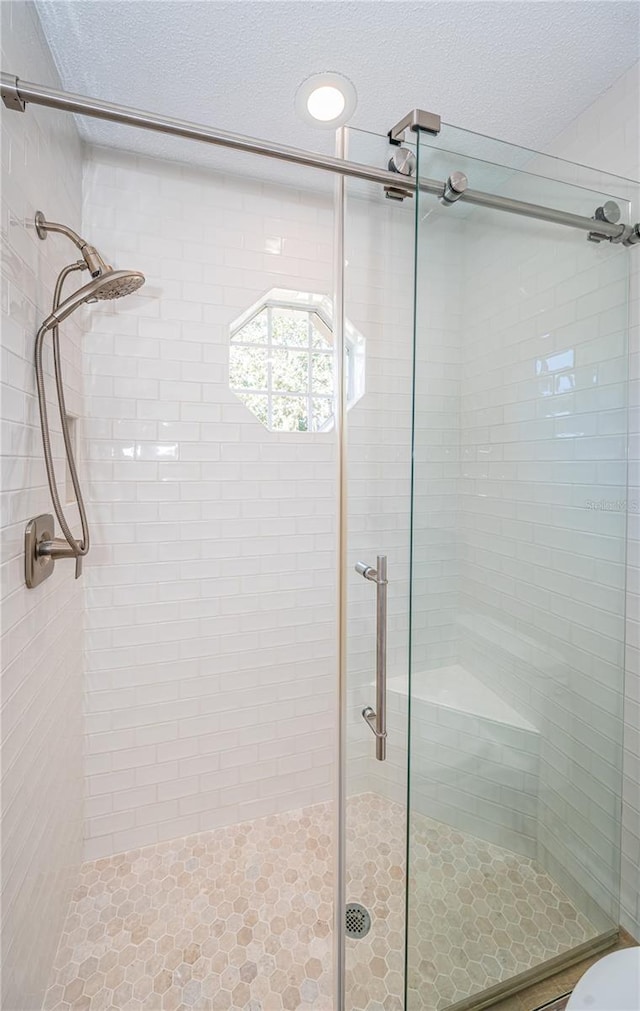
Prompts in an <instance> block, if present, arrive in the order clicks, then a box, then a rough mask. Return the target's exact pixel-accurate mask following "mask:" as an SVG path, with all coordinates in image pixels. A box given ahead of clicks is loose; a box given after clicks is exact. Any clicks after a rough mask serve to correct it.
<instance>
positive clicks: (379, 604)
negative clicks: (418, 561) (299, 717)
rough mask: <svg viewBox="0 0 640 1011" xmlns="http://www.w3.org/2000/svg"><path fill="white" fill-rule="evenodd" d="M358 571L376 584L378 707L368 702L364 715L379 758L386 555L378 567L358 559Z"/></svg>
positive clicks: (382, 752)
mask: <svg viewBox="0 0 640 1011" xmlns="http://www.w3.org/2000/svg"><path fill="white" fill-rule="evenodd" d="M356 572H358V573H359V574H360V575H361V576H364V578H365V579H369V580H370V581H371V582H372V583H375V584H376V708H375V709H372V708H371V706H365V708H364V709H363V710H362V718H363V719H364V721H365V723H366V724H367V725H368V726H369V728H370V729H371V730H372V732H373V734H374V735H375V738H376V758H377V759H378V761H379V762H384V760H385V758H386V757H387V556H386V555H378V557H377V559H376V567H375V569H374V568H373V566H372V565H366V564H365V563H364V562H356Z"/></svg>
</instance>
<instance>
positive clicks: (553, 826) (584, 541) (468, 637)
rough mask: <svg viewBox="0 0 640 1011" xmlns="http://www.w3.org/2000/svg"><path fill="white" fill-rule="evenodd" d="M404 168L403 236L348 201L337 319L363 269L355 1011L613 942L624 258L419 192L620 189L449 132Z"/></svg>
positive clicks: (605, 204)
mask: <svg viewBox="0 0 640 1011" xmlns="http://www.w3.org/2000/svg"><path fill="white" fill-rule="evenodd" d="M383 145H384V146H383ZM406 146H407V147H409V146H411V145H406ZM385 148H386V150H387V151H388V150H389V148H388V144H385V142H384V141H383V140H381V139H380V140H376V139H375V138H373V137H367V136H365V135H362V134H359V133H358V132H357V131H351V137H350V148H349V155H350V157H354V156H355V157H356V158H357V159H361V160H363V161H365V160H366V161H370V160H371V161H374V162H376V163H380V162H381V161H382V159H383V157H384V150H385ZM415 155H416V160H417V177H418V190H417V193H416V197H415V203H414V207H413V208H412V211H413V213H414V214H415V223H414V220H413V217H412V215H410V214H407V213H406V208H405V206H404V204H403V205H402V206H401V207H398V206H397V205H396V206H392V207H391V208H389V207H383V206H382V201H381V199H380V195H379V194H371V195H369V196H368V197H367V196H365V195H363V194H362V192H361V190H362V185H361V184H358V183H351V182H349V183H347V202H346V240H345V263H346V264H347V266H346V268H345V302H346V304H345V312H346V314H347V316H348V315H349V312H350V302H351V301H353V303H355V302H357V299H358V297H359V296H358V292H359V285H360V284H361V283H362V282H361V278H360V276H359V273H360V272H361V271H362V272H363V273H364V272H365V271H366V272H369V273H370V272H371V271H375V270H378V271H379V272H380V273H379V275H377V276H379V283H380V287H379V289H378V291H379V298H380V306H376V313H375V316H376V323H377V324H378V325H379V326H380V330H381V335H382V336H381V344H382V345H383V347H384V351H383V352H382V356H381V357H382V361H380V362H378V360H376V359H374V360H373V361H372V360H371V359H370V358H369V357H368V373H367V376H368V381H370V384H371V386H370V388H371V391H372V394H373V396H372V397H371V401H370V405H371V413H370V414H368V415H365V413H364V411H360V412H356V411H353V412H350V413H349V414H348V416H347V420H346V429H347V444H348V449H347V468H346V473H347V478H346V480H347V485H348V488H347V495H348V500H349V507H348V520H347V536H346V550H345V557H344V559H343V562H344V575H345V578H346V579H347V580H348V583H349V603H348V618H347V622H346V636H347V675H346V677H347V690H346V696H347V702H348V704H347V706H346V712H347V720H348V723H347V744H346V764H347V772H346V776H347V786H346V804H345V821H346V880H347V894H346V900H347V902H349V901H353V900H357V899H360V900H361V901H364V904H365V905H366V906H368V907H369V908H370V909H372V910H373V911H374V918H373V923H372V925H371V928H370V932H369V934H368V935H367V937H365V938H363V939H359V938H357V937H355V938H354V939H351V938H350V937H349V936H347V939H346V961H345V986H346V993H347V999H346V1006H347V1007H349V1008H370V1007H382V1006H384V1007H387V1006H393V1007H395V1006H398V1007H402V1006H404V1007H406V1008H407V1009H411V1011H417V1009H423V1008H438V1009H441V1008H456V1009H458V1011H463V1009H471V1008H476V1007H477V1008H480V1007H489V1006H493V1005H494V1003H495V1002H496V1001H497V1000H498V999H499V998H500V997H501V996H504V995H506V994H508V993H511V992H514V991H516V990H517V989H518V988H519V987H522V986H524V985H526V984H527V983H530V982H531V981H533V980H535V979H536V978H539V977H541V976H543V975H544V974H545V973H549V972H551V971H553V969H554V968H555V969H557V968H559V967H562V966H563V965H564V964H566V963H567V962H568V961H571V960H572V959H573V960H575V959H576V958H578V957H580V955H585V954H587V953H591V952H593V951H597V950H598V949H600V948H603V947H606V946H607V945H609V944H610V943H611V942H612V940H613V939H614V938H615V937H616V936H617V923H618V913H617V904H618V879H619V850H620V842H619V840H620V810H621V761H622V700H623V662H624V661H623V656H624V615H625V568H624V565H625V529H626V515H625V513H626V507H625V500H626V424H627V422H626V380H627V345H626V329H627V298H628V267H629V250H628V249H625V248H624V247H623V246H620V245H616V244H611V243H609V242H600V241H598V236H597V235H590V236H589V239H590V241H588V240H587V235H585V234H584V232H580V231H576V230H573V229H570V228H566V227H563V226H562V225H560V224H554V223H551V222H544V221H540V220H536V219H530V218H527V217H521V216H519V217H515V216H514V215H512V214H509V213H501V211H500V210H498V209H497V208H495V207H491V208H488V207H483V206H475V207H470V206H468V205H466V204H465V203H464V202H463V201H462V200H460V199H456V195H455V193H454V195H453V199H452V200H451V201H450V202H447V201H446V200H440V201H438V199H434V197H433V196H431V195H428V194H427V193H425V192H424V191H423V190H422V189H421V188H420V183H421V181H422V180H423V179H429V178H430V179H434V178H435V179H450V180H456V179H460V178H462V179H463V181H464V180H465V179H467V180H468V181H469V183H468V184H469V186H473V188H474V189H479V190H482V191H484V192H486V193H491V194H499V195H500V196H501V197H502V198H504V199H505V205H506V204H507V203H508V201H509V200H517V201H523V202H525V203H528V204H536V205H543V206H546V207H555V208H560V207H561V208H563V210H565V211H568V212H571V213H573V214H576V215H586V216H591V215H595V216H596V217H598V216H600V215H602V214H603V213H608V214H611V215H615V213H616V211H615V207H618V208H620V211H621V214H625V213H627V212H628V201H629V200H630V198H631V197H632V195H633V192H634V190H633V184H632V183H630V182H629V181H627V180H621V179H614V178H610V177H606V176H603V175H602V174H600V173H596V172H594V171H591V170H588V169H585V168H582V167H576V166H573V165H569V164H567V163H564V162H560V161H558V160H556V159H553V158H550V157H547V156H543V155H540V154H538V153H535V152H531V151H527V150H523V149H519V148H515V147H513V146H511V145H507V144H503V143H500V142H498V141H494V140H491V139H489V138H486V137H483V136H481V135H477V134H472V133H469V132H466V131H461V130H457V129H455V128H452V127H448V126H445V127H443V128H442V130H441V132H440V133H439V135H438V136H434V135H431V134H429V133H428V132H421V133H419V134H418V137H417V142H416V147H415ZM456 173H460V174H462V175H461V176H460V175H456ZM609 201H612V202H613V203H609ZM405 203H406V201H405ZM365 208H366V209H365ZM598 208H600V210H598ZM603 208H604V209H605V210H604V211H603V210H602V209H603ZM359 215H362V216H364V217H365V218H366V220H367V229H368V231H367V236H366V243H365V244H364V245H360V246H358V245H357V244H356V239H355V238H354V240H353V243H352V244H350V241H349V237H350V230H351V232H352V233H353V235H354V236H362V229H361V228H360V227H359V226H358V223H357V218H358V216H359ZM594 224H595V223H594ZM413 242H415V248H414V249H413V248H412V243H413ZM632 255H633V254H632ZM412 257H413V262H412ZM414 271H415V273H414ZM414 278H415V280H414ZM414 300H415V301H414ZM373 354H375V350H374V351H373ZM369 376H370V379H369ZM376 555H385V556H386V558H387V567H388V580H389V583H388V593H389V617H388V647H387V679H386V709H387V729H388V737H387V740H386V744H387V756H386V761H385V762H384V763H381V762H379V761H376V754H375V742H374V741H373V739H372V737H371V733H370V730H369V729H368V727H367V723H366V720H363V716H362V711H363V708H365V707H366V706H368V705H376V702H375V687H374V685H373V673H372V672H374V671H375V669H376V661H375V639H376V627H375V601H374V594H373V593H372V590H371V587H370V586H368V585H366V584H365V581H364V580H362V578H361V576H360V575H359V574H358V573H357V572H356V571H354V565H355V564H356V563H357V562H358V561H359V560H360V559H362V560H364V561H365V562H368V563H370V564H371V565H372V566H375V565H376ZM365 715H366V713H365ZM363 897H364V898H363ZM376 910H377V917H376V915H375V911H376ZM385 1001H386V1002H387V1003H385ZM394 1001H396V1002H397V1004H396V1003H394Z"/></svg>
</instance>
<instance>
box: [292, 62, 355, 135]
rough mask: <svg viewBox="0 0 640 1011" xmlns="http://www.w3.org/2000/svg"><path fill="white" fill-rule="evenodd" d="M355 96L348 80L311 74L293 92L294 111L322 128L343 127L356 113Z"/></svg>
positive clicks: (327, 75)
mask: <svg viewBox="0 0 640 1011" xmlns="http://www.w3.org/2000/svg"><path fill="white" fill-rule="evenodd" d="M357 103H358V97H357V95H356V89H355V88H354V86H353V84H352V83H351V81H349V80H347V78H346V77H343V76H342V75H341V74H335V73H330V72H327V73H325V74H313V76H312V77H308V78H307V79H306V81H303V82H302V84H301V85H300V87H299V88H298V90H297V92H296V112H297V113H298V115H299V116H300V118H301V119H303V120H304V121H305V122H306V123H311V124H313V126H318V127H320V128H321V129H325V130H326V129H330V130H331V129H333V130H335V128H336V127H337V126H342V125H343V123H346V122H347V120H349V119H351V117H352V116H353V113H354V112H355V108H356V105H357Z"/></svg>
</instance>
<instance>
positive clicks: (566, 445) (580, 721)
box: [459, 177, 629, 924]
mask: <svg viewBox="0 0 640 1011" xmlns="http://www.w3.org/2000/svg"><path fill="white" fill-rule="evenodd" d="M507 185H508V189H507V190H506V192H508V193H509V194H510V195H521V196H522V197H523V198H525V199H526V198H528V199H532V200H533V202H535V200H536V193H537V191H538V185H539V184H538V183H537V181H536V180H534V179H532V178H531V177H527V178H526V179H524V178H517V179H516V180H514V181H510V182H509V183H508V184H507ZM563 194H564V187H563V188H562V189H561V191H560V192H559V193H558V196H557V199H556V202H558V203H560V204H561V205H562V204H563V200H562V198H563ZM474 217H475V218H476V219H477V220H476V221H475V223H476V228H475V229H474V230H473V233H472V234H470V235H469V237H468V244H467V255H468V261H467V262H468V264H469V265H470V269H469V270H468V272H467V275H466V277H467V283H466V290H465V294H466V313H467V315H466V318H465V319H464V331H465V363H464V382H463V386H462V401H461V403H462V426H461V430H462V446H463V463H462V487H461V499H460V518H459V520H460V532H461V595H462V599H461V609H460V659H461V662H462V663H463V665H464V666H465V667H468V668H469V669H471V670H473V671H474V672H475V673H477V674H478V675H479V676H480V677H481V678H483V679H484V680H485V682H486V683H488V684H489V685H491V686H492V687H494V689H495V690H497V691H498V692H499V694H501V695H503V697H504V698H505V699H506V700H507V701H508V702H510V703H511V705H513V707H514V708H515V709H516V710H517V711H519V712H520V713H522V714H524V715H525V716H526V717H527V718H528V719H529V720H530V721H531V722H532V723H533V724H534V726H535V727H536V728H537V729H538V731H539V734H540V765H539V794H538V808H537V823H538V825H537V829H538V831H537V838H538V858H539V860H540V862H541V864H542V866H543V867H545V868H546V869H548V870H549V871H550V872H551V873H552V876H554V877H555V879H556V880H557V881H558V882H559V884H560V885H561V887H562V888H563V889H564V890H565V891H566V892H567V893H568V894H569V895H570V896H571V897H572V899H573V901H574V902H575V903H577V904H578V905H579V907H580V908H582V909H583V911H584V912H585V913H586V914H587V915H588V916H589V918H590V919H591V921H592V922H593V923H594V924H597V923H598V922H599V919H598V910H599V909H602V910H604V911H605V913H606V917H607V919H608V920H609V921H610V922H612V923H615V922H616V921H617V915H618V912H617V901H618V895H617V893H618V874H619V868H618V861H617V846H618V839H619V803H620V768H621V736H622V724H621V716H622V689H623V648H622V643H623V633H624V620H623V609H624V544H625V517H624V513H623V512H615V511H612V512H609V511H606V510H604V509H599V508H595V507H593V508H592V507H591V506H590V502H597V501H599V500H600V499H601V498H603V497H605V498H606V497H610V498H612V499H614V500H618V499H621V498H623V497H624V482H625V474H626V464H625V459H624V457H625V436H624V432H625V425H626V410H625V408H626V401H625V397H626V386H625V380H626V372H627V363H626V357H625V354H624V340H623V338H622V334H623V333H624V329H625V323H626V273H627V269H628V256H629V253H628V251H627V250H624V249H621V248H619V247H618V248H616V247H615V246H611V245H609V244H603V245H600V246H598V245H596V244H593V243H589V242H587V241H586V239H585V238H584V237H583V236H582V235H579V234H577V233H575V232H570V231H568V230H562V229H559V228H557V227H554V226H546V225H543V226H537V225H532V226H531V225H530V226H528V227H525V228H521V229H513V228H511V227H505V226H504V224H503V223H502V221H501V220H497V221H496V219H495V214H494V215H493V217H492V218H489V216H488V215H487V214H486V213H481V214H478V215H476V216H474ZM590 899H591V900H593V901H592V902H591V901H589V900H590ZM601 919H602V918H601V917H600V921H601Z"/></svg>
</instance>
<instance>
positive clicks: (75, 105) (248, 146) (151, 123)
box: [0, 71, 640, 246]
mask: <svg viewBox="0 0 640 1011" xmlns="http://www.w3.org/2000/svg"><path fill="white" fill-rule="evenodd" d="M0 95H1V96H2V101H3V102H4V104H5V106H6V107H7V109H11V110H13V111H14V112H24V111H25V110H26V107H27V104H28V103H32V104H34V105H44V106H46V107H47V108H49V109H60V110H62V111H63V112H73V113H75V114H76V115H78V116H92V117H94V118H95V119H104V120H107V121H108V122H111V123H125V124H126V125H127V126H137V127H139V128H140V129H142V130H155V131H156V132H157V133H164V134H168V135H169V136H172V137H185V138H186V139H188V140H197V141H201V142H202V143H204V144H216V145H218V146H220V147H228V148H231V149H232V150H235V151H247V152H249V153H250V154H259V155H263V156H264V157H265V158H277V159H278V160H279V161H285V162H289V163H291V164H294V165H306V166H308V167H309V168H318V169H323V170H324V171H326V172H335V173H337V174H338V175H342V176H350V177H353V178H354V179H366V180H368V181H369V182H374V183H380V184H381V185H382V186H392V187H393V186H395V185H397V179H395V180H394V176H393V173H392V172H389V171H388V170H386V169H379V168H376V167H375V166H373V165H361V164H359V163H358V162H353V161H347V160H346V159H345V158H337V157H332V156H330V155H322V154H317V153H316V152H314V151H303V150H300V149H299V148H295V147H288V146H286V145H284V144H275V143H273V141H269V140H260V139H259V138H256V137H246V136H244V135H242V134H239V133H229V132H228V131H226V130H217V129H214V128H212V127H210V126H203V125H202V124H200V123H190V122H189V121H188V120H183V119H172V118H171V117H167V116H159V115H158V114H157V113H154V112H145V111H143V110H141V109H134V108H131V107H130V106H126V105H115V104H114V103H113V102H102V101H100V99H97V98H87V97H86V96H84V95H73V94H71V93H69V92H66V91H56V90H55V89H54V88H48V87H45V86H44V85H41V84H34V83H33V82H31V81H21V80H19V78H17V77H16V76H15V74H7V73H5V72H4V71H2V72H0ZM439 123H440V118H439V116H435V115H434V114H433V113H428V112H423V111H422V110H420V109H416V110H414V111H413V112H411V113H409V115H408V116H405V118H404V119H403V120H401V121H400V123H398V124H396V126H395V127H394V128H393V130H391V131H390V132H389V139H390V141H391V143H392V144H394V143H395V144H400V143H401V139H402V138H401V136H400V134H402V133H403V130H406V129H411V130H425V131H426V132H428V133H437V132H439V128H440V127H439ZM436 126H437V129H436ZM401 127H402V129H401ZM394 133H395V134H397V136H392V135H393V134H394ZM406 186H407V189H410V190H412V191H415V190H416V189H418V188H419V189H420V190H421V191H422V192H423V193H431V194H432V195H433V196H436V197H440V196H442V192H443V190H444V183H443V182H442V181H439V180H437V179H420V180H416V179H412V180H410V179H407V180H406ZM463 200H464V201H465V202H466V203H469V204H474V205H475V206H478V207H490V208H492V209H493V210H497V211H506V212H507V213H510V214H519V215H521V216H522V217H525V218H536V219H537V220H539V221H550V222H552V223H553V224H556V225H564V226H565V227H567V228H578V229H580V230H581V231H583V232H592V231H593V218H587V217H585V216H584V215H582V214H572V213H571V212H570V211H561V210H557V209H556V208H554V207H543V206H541V205H539V204H530V203H527V202H526V201H524V200H513V199H511V197H501V196H498V195H497V194H493V193H482V192H481V191H479V190H466V191H465V193H464V196H463ZM599 232H600V233H602V234H603V235H604V238H606V239H608V240H609V241H610V242H621V243H622V244H623V245H625V246H632V245H635V244H636V243H638V242H640V223H639V224H636V225H623V224H617V225H612V224H610V223H609V222H606V221H603V222H602V226H601V227H600V229H599Z"/></svg>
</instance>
